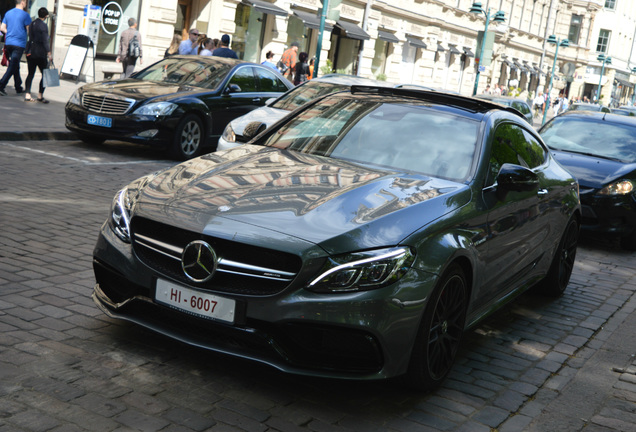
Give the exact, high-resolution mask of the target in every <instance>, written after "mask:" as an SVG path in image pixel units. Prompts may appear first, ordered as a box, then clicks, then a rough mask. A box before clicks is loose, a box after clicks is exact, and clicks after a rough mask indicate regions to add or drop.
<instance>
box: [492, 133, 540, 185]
mask: <svg viewBox="0 0 636 432" xmlns="http://www.w3.org/2000/svg"><path fill="white" fill-rule="evenodd" d="M545 158H546V154H545V150H544V148H543V147H542V146H541V144H539V143H538V142H537V140H536V139H535V138H534V137H533V136H532V135H531V134H530V133H529V132H527V131H525V130H524V129H523V128H521V127H519V126H517V125H513V124H502V125H500V126H498V127H497V130H496V131H495V136H494V140H493V145H492V152H491V154H490V165H489V170H488V179H487V181H486V186H490V185H492V184H493V183H494V182H495V179H496V178H497V174H498V173H499V170H500V169H501V166H502V165H503V164H506V163H511V164H515V165H521V166H524V167H526V168H530V169H532V168H535V167H537V166H539V165H541V164H543V162H544V161H545Z"/></svg>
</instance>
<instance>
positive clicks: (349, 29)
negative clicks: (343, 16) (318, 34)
mask: <svg viewBox="0 0 636 432" xmlns="http://www.w3.org/2000/svg"><path fill="white" fill-rule="evenodd" d="M336 27H338V28H339V29H340V31H342V32H344V36H345V37H348V38H350V39H358V40H369V39H371V36H369V34H368V33H367V32H365V31H364V30H362V29H361V28H360V27H358V26H357V25H355V24H351V23H350V22H347V21H342V20H338V21H336Z"/></svg>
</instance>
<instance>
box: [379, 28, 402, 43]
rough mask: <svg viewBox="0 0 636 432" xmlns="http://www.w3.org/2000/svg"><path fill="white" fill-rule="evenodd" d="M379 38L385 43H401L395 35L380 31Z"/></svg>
mask: <svg viewBox="0 0 636 432" xmlns="http://www.w3.org/2000/svg"><path fill="white" fill-rule="evenodd" d="M378 37H379V38H380V39H382V40H383V41H387V42H391V43H399V42H400V40H399V39H398V38H397V37H395V35H394V34H393V33H389V32H385V31H382V30H378Z"/></svg>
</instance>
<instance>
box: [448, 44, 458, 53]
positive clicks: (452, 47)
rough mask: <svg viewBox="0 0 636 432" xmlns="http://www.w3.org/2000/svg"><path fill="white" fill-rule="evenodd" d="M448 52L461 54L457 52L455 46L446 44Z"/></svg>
mask: <svg viewBox="0 0 636 432" xmlns="http://www.w3.org/2000/svg"><path fill="white" fill-rule="evenodd" d="M448 50H449V51H450V53H451V54H455V55H457V54H461V52H459V50H458V49H457V45H454V44H448Z"/></svg>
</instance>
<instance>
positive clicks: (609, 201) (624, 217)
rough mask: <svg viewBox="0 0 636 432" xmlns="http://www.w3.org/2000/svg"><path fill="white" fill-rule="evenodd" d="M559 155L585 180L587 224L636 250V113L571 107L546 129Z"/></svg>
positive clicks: (583, 198) (582, 187) (583, 199)
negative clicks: (626, 114)
mask: <svg viewBox="0 0 636 432" xmlns="http://www.w3.org/2000/svg"><path fill="white" fill-rule="evenodd" d="M540 133H541V136H542V137H543V139H544V141H545V143H546V144H547V145H548V147H549V148H550V149H551V151H552V153H553V155H554V157H555V158H556V159H557V160H558V161H559V162H560V163H561V165H563V166H565V167H566V168H567V169H568V170H569V171H570V172H571V173H572V174H573V175H574V176H575V177H576V178H577V179H578V181H579V185H580V191H581V204H582V206H583V219H582V222H581V223H582V225H581V229H583V230H586V231H589V232H596V233H600V234H602V235H614V236H619V237H620V238H621V246H622V247H623V248H625V249H628V250H636V191H635V189H634V186H635V185H636V118H633V117H625V116H619V115H616V114H607V113H602V112H589V111H573V112H572V111H570V112H566V113H565V114H562V115H560V116H558V117H555V118H554V119H553V120H551V121H550V122H549V123H546V125H545V126H544V127H543V128H542V129H541V131H540Z"/></svg>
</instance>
